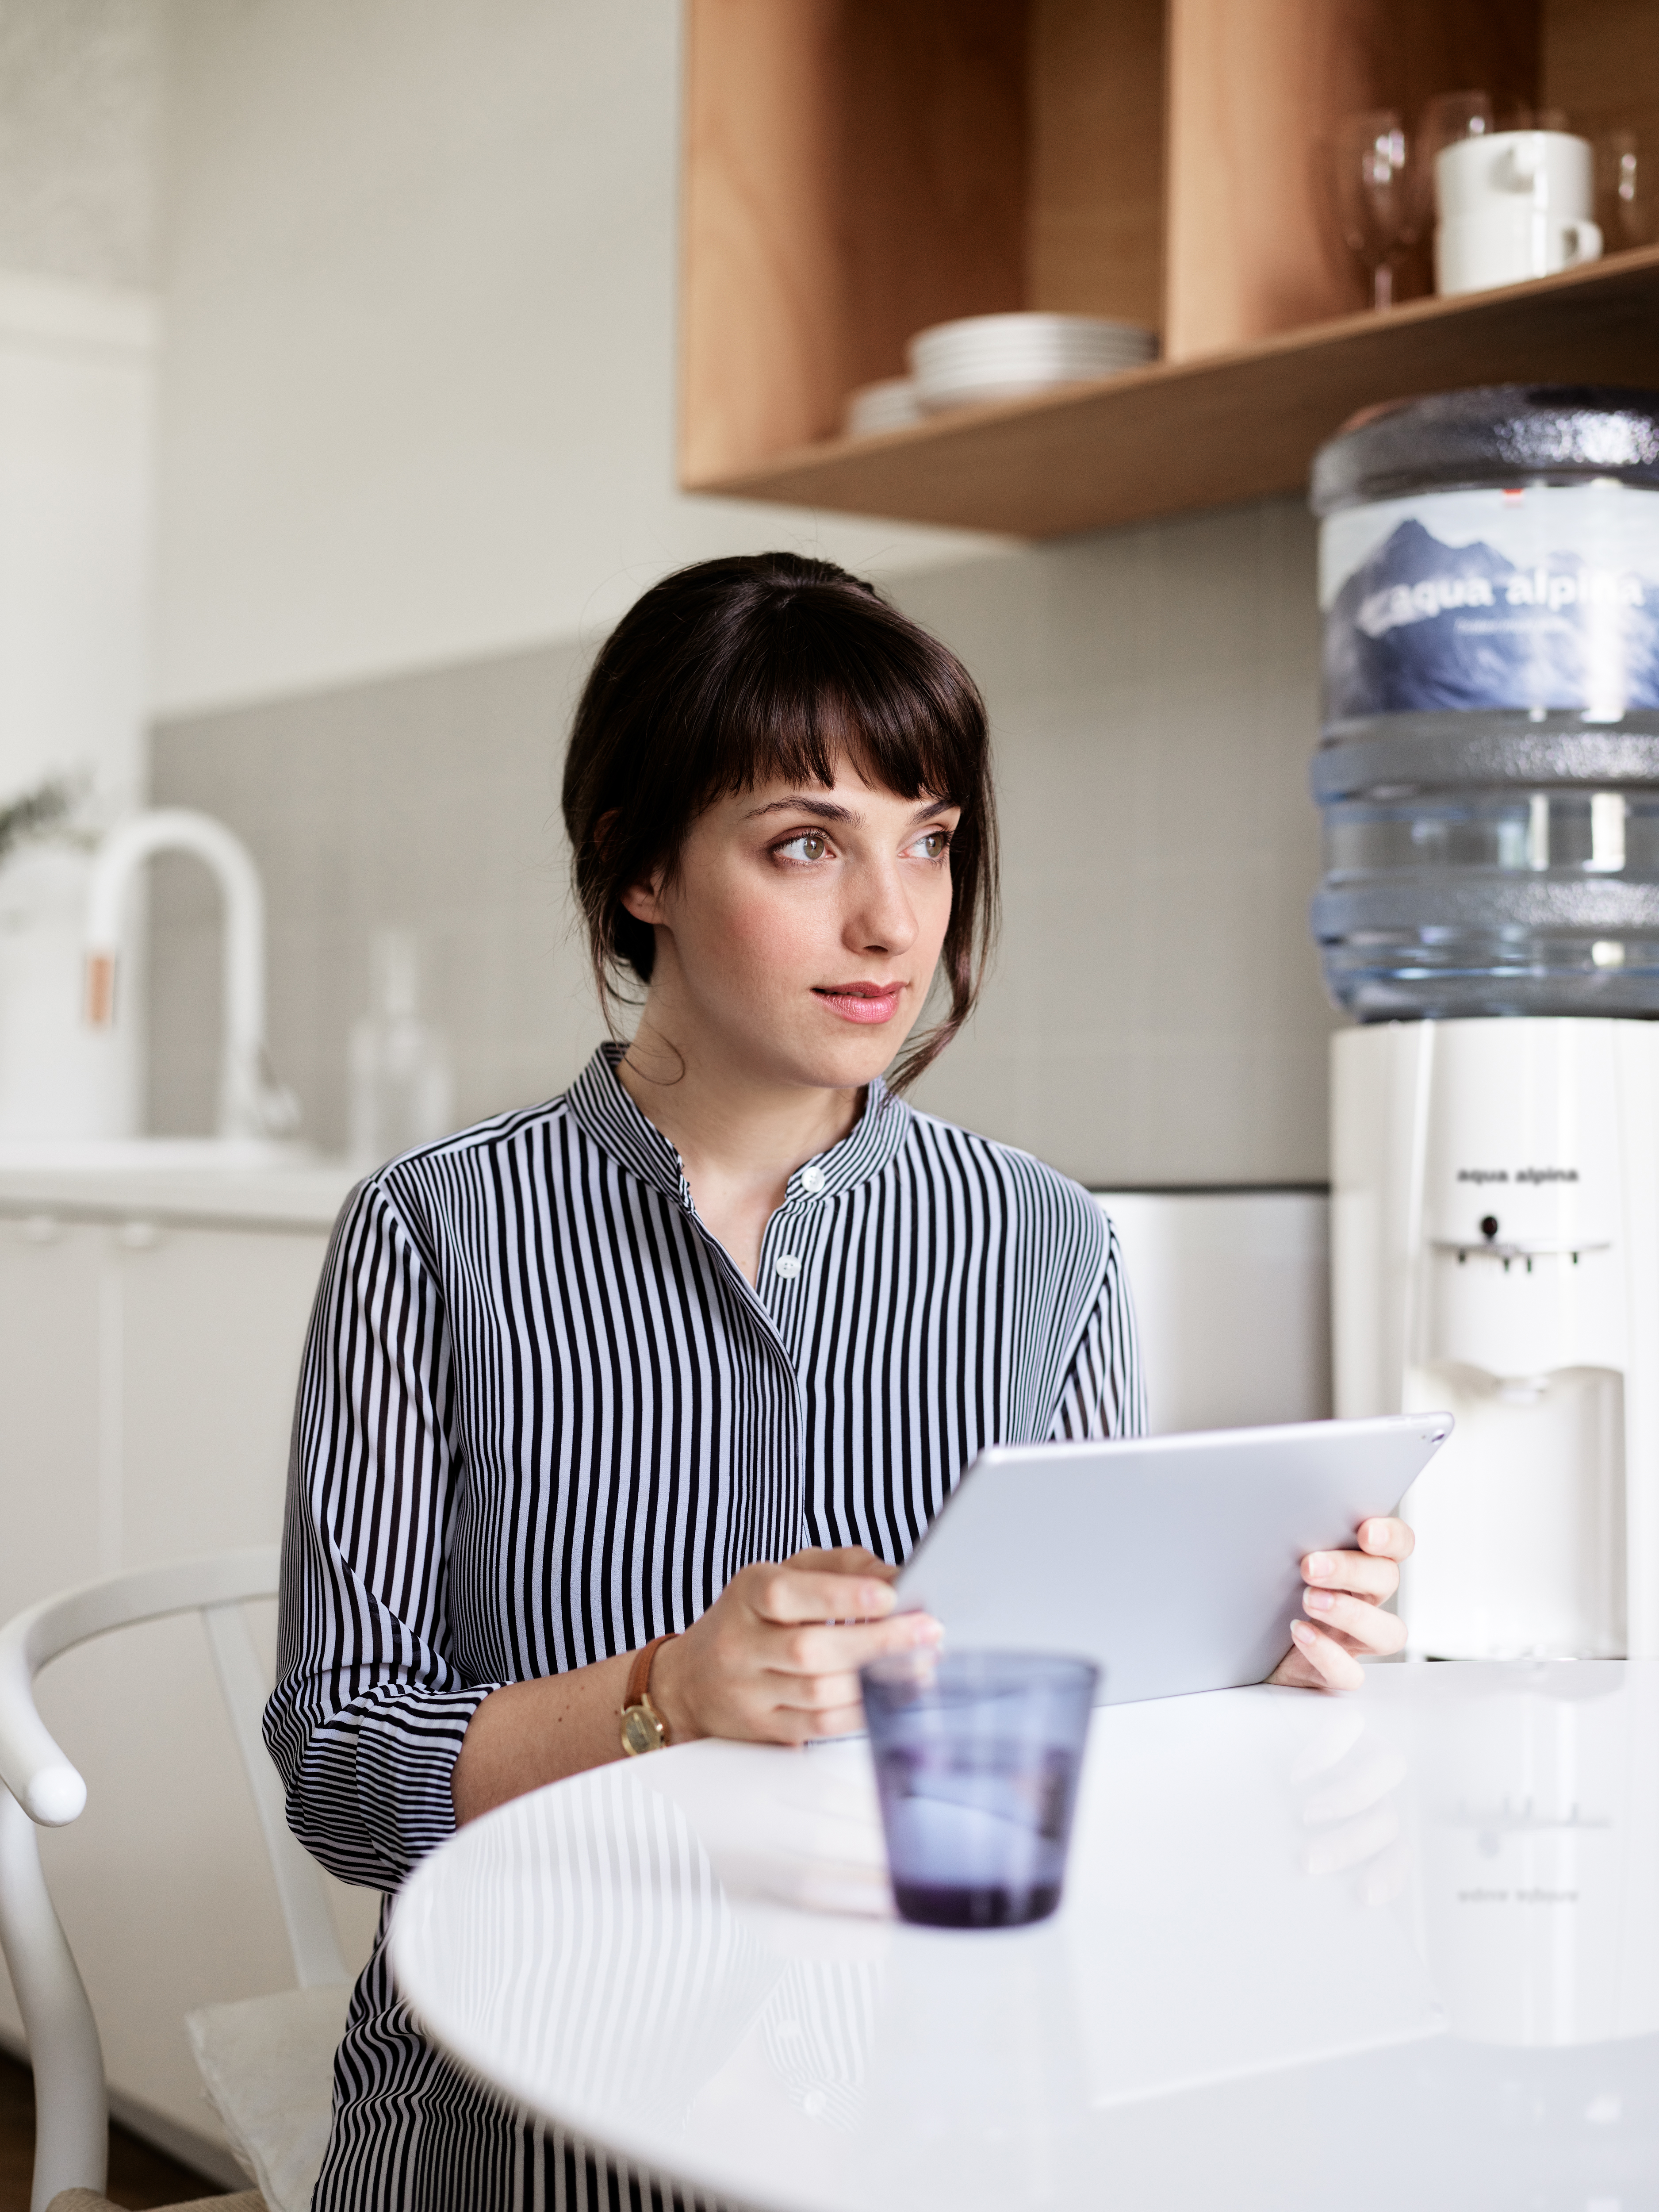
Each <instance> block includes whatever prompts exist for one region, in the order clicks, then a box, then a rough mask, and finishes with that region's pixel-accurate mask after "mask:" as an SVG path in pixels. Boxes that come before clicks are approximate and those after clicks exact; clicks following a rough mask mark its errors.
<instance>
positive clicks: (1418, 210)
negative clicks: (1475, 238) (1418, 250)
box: [1333, 107, 1423, 310]
mask: <svg viewBox="0 0 1659 2212" xmlns="http://www.w3.org/2000/svg"><path fill="white" fill-rule="evenodd" d="M1333 150H1334V158H1335V182H1336V205H1337V214H1338V217H1339V219H1340V221H1341V226H1342V236H1343V239H1344V240H1345V241H1346V243H1347V246H1348V248H1349V250H1350V251H1351V252H1354V253H1357V254H1358V255H1359V258H1360V259H1361V261H1363V262H1364V263H1365V267H1366V269H1367V270H1369V271H1370V274H1371V305H1372V307H1375V308H1377V309H1378V310H1381V309H1383V308H1385V307H1392V306H1393V305H1394V264H1395V263H1396V261H1398V260H1400V259H1401V258H1402V256H1403V255H1404V254H1405V253H1406V252H1408V250H1409V249H1410V247H1411V246H1414V244H1415V243H1416V241H1417V239H1418V237H1419V236H1420V234H1421V230H1422V224H1423V206H1422V195H1421V192H1420V189H1419V185H1418V173H1417V169H1416V167H1415V165H1414V162H1413V160H1412V149H1411V145H1410V143H1409V141H1408V138H1407V137H1406V127H1405V125H1404V124H1403V123H1402V120H1401V118H1400V115H1399V112H1398V110H1397V109H1395V108H1392V107H1374V108H1370V109H1367V110H1366V112H1365V113H1364V114H1361V115H1349V116H1347V117H1345V118H1343V120H1342V122H1341V125H1339V126H1338V129H1337V134H1336V143H1335V149H1333Z"/></svg>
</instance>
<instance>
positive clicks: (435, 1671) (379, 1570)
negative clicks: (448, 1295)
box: [265, 1178, 500, 1889]
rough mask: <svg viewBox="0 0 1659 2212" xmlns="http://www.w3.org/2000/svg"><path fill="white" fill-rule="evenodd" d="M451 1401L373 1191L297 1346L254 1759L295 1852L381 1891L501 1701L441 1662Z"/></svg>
mask: <svg viewBox="0 0 1659 2212" xmlns="http://www.w3.org/2000/svg"><path fill="white" fill-rule="evenodd" d="M452 1383H453V1370H452V1358H451V1343H450V1338H449V1332H448V1326H447V1320H446V1316H445V1306H444V1299H443V1297H442V1293H441V1290H440V1286H439V1283H438V1281H437V1279H436V1278H435V1275H434V1273H433V1268H432V1267H431V1265H430V1264H429V1261H428V1259H427V1256H426V1255H423V1253H422V1251H421V1248H420V1244H419V1242H418V1240H417V1238H416V1237H415V1236H414V1235H412V1234H411V1232H410V1229H409V1225H408V1224H407V1223H406V1222H405V1220H404V1219H403V1217H402V1216H401V1215H400V1213H399V1212H398V1210H397V1206H396V1204H395V1203H394V1201H393V1200H392V1199H391V1196H390V1195H389V1194H388V1193H387V1192H386V1190H385V1189H384V1187H383V1186H382V1185H381V1184H380V1183H379V1182H378V1180H376V1179H373V1178H371V1180H370V1181H369V1182H366V1183H364V1184H362V1185H361V1186H360V1188H359V1189H358V1190H357V1191H356V1192H355V1193H354V1195H353V1197H352V1199H351V1200H349V1201H348V1205H347V1206H346V1209H345V1212H343V1213H342V1216H341V1218H340V1222H339V1225H338V1226H337V1227H336V1231H335V1234H334V1239H333V1243H332V1244H331V1246H330V1252H329V1257H328V1261H327V1264H326V1266H325V1267H324V1275H323V1281H322V1285H321V1287H320V1289H319V1290H318V1297H317V1304H316V1307H315V1310H314V1311H313V1313H312V1323H311V1330H310V1334H309V1337H308V1340H307V1342H306V1357H305V1364H304V1367H303V1370H302V1372H301V1376H300V1395H299V1401H298V1405H297V1407H296V1411H295V1416H294V1443H293V1451H292V1456H291V1461H290V1466H289V1474H288V1505H287V1513H286V1517H285V1522H284V1527H283V1537H282V1601H281V1625H280V1630H279V1638H278V1648H277V1670H276V1688H275V1692H274V1694H273V1696H272V1698H271V1700H270V1703H269V1705H268V1706H267V1707H266V1710H265V1741H266V1743H267V1744H268V1746H269V1749H270V1753H271V1756H272V1758H273V1759H275V1762H276V1765H277V1767H278V1769H279V1770H280V1771H281V1773H282V1778H283V1781H284V1784H285V1785H286V1788H287V1792H288V1823H289V1826H291V1827H292V1828H293V1830H294V1833H295V1835H296V1836H298V1837H299V1838H300V1842H301V1843H303V1844H305V1845H306V1849H307V1850H310V1851H312V1853H313V1854H314V1855H315V1856H316V1857H318V1859H320V1860H321V1861H322V1863H323V1864H324V1866H326V1867H327V1868H328V1869H330V1872H331V1873H333V1874H336V1875H338V1876H339V1877H340V1879H341V1880H342V1881H348V1882H358V1883H362V1884H366V1885H367V1886H368V1887H373V1888H378V1889H391V1888H395V1887H397V1884H398V1883H399V1882H401V1881H403V1877H404V1876H405V1875H407V1874H408V1873H409V1870H410V1869H411V1868H412V1867H414V1866H415V1863H416V1862H417V1861H418V1860H420V1859H421V1857H424V1856H425V1854H426V1853H427V1851H429V1850H432V1849H433V1847H434V1845H436V1844H439V1843H441V1842H442V1841H443V1839H444V1838H445V1836H447V1835H449V1834H450V1833H451V1832H452V1831H453V1829H454V1826H455V1809H454V1802H453V1799H452V1797H451V1786H450V1785H451V1774H452V1772H453V1770H454V1766H455V1762H456V1759H457V1756H458V1755H459V1753H460V1749H461V1740H462V1738H463V1736H464V1735H465V1734H466V1731H467V1724H468V1723H469V1721H470V1720H471V1718H472V1716H473V1714H474V1713H475V1711H477V1709H478V1707H479V1706H480V1705H481V1704H482V1703H483V1701H484V1699H486V1698H487V1696H488V1695H489V1694H490V1692H491V1691H492V1690H493V1689H496V1688H498V1687H499V1686H500V1685H499V1683H497V1682H493V1681H484V1682H480V1681H472V1680H467V1679H466V1678H465V1677H464V1675H463V1673H462V1672H461V1670H460V1669H459V1668H458V1667H457V1664H456V1662H455V1660H454V1658H453V1657H452V1656H451V1652H450V1650H449V1648H448V1647H449V1621H448V1589H447V1566H446V1553H447V1550H448V1541H449V1534H450V1528H451V1519H452V1516H453V1513H454V1508H455V1498H456V1491H457V1481H458V1480H459V1479H460V1475H461V1473H462V1468H461V1455H460V1453H459V1451H458V1449H457V1439H456V1436H455V1425H454V1406H453V1395H452Z"/></svg>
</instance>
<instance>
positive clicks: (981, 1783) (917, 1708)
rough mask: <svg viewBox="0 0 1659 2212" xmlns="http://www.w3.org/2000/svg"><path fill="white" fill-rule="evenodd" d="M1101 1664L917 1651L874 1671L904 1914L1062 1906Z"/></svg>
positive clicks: (935, 1921) (934, 1920)
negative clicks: (1083, 1763) (1078, 1783)
mask: <svg viewBox="0 0 1659 2212" xmlns="http://www.w3.org/2000/svg"><path fill="white" fill-rule="evenodd" d="M1099 1674H1100V1670H1099V1668H1098V1667H1096V1666H1095V1665H1094V1664H1093V1662H1092V1661H1090V1660H1087V1659H1069V1658H1062V1657H1057V1656H1051V1655H1049V1654H1045V1653H1036V1652H1019V1651H954V1652H946V1653H944V1654H943V1655H942V1656H940V1655H936V1654H933V1653H911V1652H906V1653H904V1654H901V1655H899V1656H896V1657H893V1658H890V1659H878V1660H876V1661H875V1662H873V1663H872V1664H871V1665H869V1666H868V1667H866V1668H864V1669H863V1673H862V1675H861V1677H860V1680H861V1682H862V1684H863V1693H864V1720H865V1724H866V1726H867V1727H868V1728H869V1740H870V1751H871V1753H872V1755H873V1757H874V1759H875V1782H876V1788H877V1790H878V1792H879V1794H880V1796H881V1826H882V1827H883V1829H884V1831H885V1832H886V1835H887V1866H888V1869H889V1871H890V1873H891V1875H892V1876H893V1899H894V1902H895V1903H896V1904H897V1905H898V1907H899V1913H900V1915H901V1916H902V1917H904V1918H905V1919H906V1920H915V1921H919V1922H921V1923H923V1924H924V1925H926V1926H928V1927H933V1928H1017V1927H1020V1926H1022V1925H1023V1924H1024V1923H1026V1922H1028V1921H1032V1920H1045V1919H1046V1918H1047V1917H1048V1916H1049V1915H1050V1913H1051V1912H1052V1911H1054V1910H1055V1908H1056V1906H1057V1905H1058V1904H1059V1902H1060V1893H1061V1888H1062V1887H1063V1882H1064V1880H1065V1872H1066V1850H1067V1846H1068V1844H1069V1842H1070V1840H1071V1820H1072V1814H1073V1811H1074V1809H1075V1806H1076V1802H1077V1779H1078V1775H1079V1773H1080V1771H1081V1766H1082V1760H1083V1750H1084V1747H1085V1745H1086V1743H1087V1740H1088V1725H1089V1713H1090V1711H1091V1709H1092V1707H1093V1703H1094V1689H1095V1684H1096V1683H1097V1682H1098V1681H1099Z"/></svg>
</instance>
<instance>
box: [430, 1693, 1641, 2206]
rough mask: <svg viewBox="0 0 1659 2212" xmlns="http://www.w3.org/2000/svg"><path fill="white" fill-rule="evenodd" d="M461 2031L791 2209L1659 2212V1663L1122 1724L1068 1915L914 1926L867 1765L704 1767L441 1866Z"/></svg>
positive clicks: (435, 1945)
mask: <svg viewBox="0 0 1659 2212" xmlns="http://www.w3.org/2000/svg"><path fill="white" fill-rule="evenodd" d="M391 1956H392V1962H393V1966H394V1970H395V1972H396V1974H397V1979H398V1982H399V1984H400V1985H401V1986H402V1988H403V1991H404V1993H405V1994H406V1995H407V1996H408V1998H409V2002H410V2003H411V2004H412V2005H413V2006H414V2008H415V2012H416V2013H417V2015H419V2016H420V2018H421V2021H423V2022H424V2024H425V2026H426V2027H427V2031H428V2033H430V2034H431V2035H432V2036H433V2038H434V2039H435V2040H436V2041H438V2042H439V2044H440V2045H443V2046H444V2047H445V2049H446V2050H447V2051H450V2052H451V2055H452V2056H453V2057H455V2058H456V2059H457V2060H458V2061H459V2062H460V2063H461V2064H462V2065H463V2066H464V2067H465V2068H467V2069H469V2070H470V2071H471V2072H473V2073H474V2074H475V2075H478V2076H479V2077H481V2079H482V2080H484V2081H487V2083H489V2084H490V2085H491V2086H492V2087H493V2088H494V2089H495V2090H496V2091H497V2092H498V2093H500V2095H501V2096H503V2097H504V2098H506V2100H509V2101H510V2102H512V2103H513V2104H515V2105H517V2106H520V2107H522V2108H523V2109H524V2110H525V2111H527V2112H530V2113H532V2114H536V2115H538V2116H540V2117H542V2118H546V2119H549V2120H556V2121H559V2122H560V2123H562V2124H564V2125H565V2126H566V2127H567V2128H569V2129H571V2130H573V2131H575V2132H576V2133H578V2135H580V2136H584V2138H586V2140H587V2141H589V2142H590V2143H591V2144H592V2145H593V2146H594V2147H595V2148H596V2149H598V2150H601V2151H608V2152H609V2153H611V2154H614V2155H616V2156H618V2157H621V2158H622V2159H625V2160H628V2161H630V2162H631V2163H633V2165H635V2166H638V2167H639V2168H642V2169H645V2170H647V2171H649V2172H652V2173H654V2174H656V2175H657V2176H658V2177H660V2178H662V2179H666V2180H671V2181H677V2182H680V2183H682V2184H686V2185H691V2186H693V2187H694V2188H697V2189H699V2190H701V2191H706V2192H708V2193H710V2194H712V2195H716V2196H719V2197H724V2198H726V2199H727V2200H728V2201H730V2202H732V2203H738V2204H741V2205H744V2206H748V2207H753V2208H758V2212H930V2208H934V2207H937V2208H939V2212H945V2208H947V2207H948V2208H950V2212H978V2208H980V2207H984V2208H986V2212H990V2208H993V2207H995V2208H996V2212H1021V2208H1026V2207H1032V2208H1036V2207H1061V2206H1065V2207H1074V2206H1078V2205H1086V2204H1087V2205H1093V2204H1100V2205H1111V2206H1114V2207H1122V2208H1125V2212H1153V2208H1156V2212H1178V2208H1179V2209H1180V2212H1184V2208H1188V2207H1190V2208H1193V2212H1223V2209H1224V2212H1256V2208H1260V2212H1284V2208H1285V2207H1286V2206H1287V2204H1291V2203H1304V2202H1308V2203H1312V2202H1316V2201H1326V2202H1329V2203H1330V2204H1331V2205H1332V2206H1333V2208H1341V2212H1349V2208H1354V2207H1358V2208H1370V2207H1373V2206H1374V2207H1376V2208H1377V2212H1425V2208H1433V2207H1439V2206H1442V2205H1444V2206H1445V2207H1447V2208H1451V2207H1454V2206H1455V2207H1456V2208H1458V2212H1488V2208H1492V2212H1496V2208H1508V2207H1511V2206H1516V2207H1520V2206H1533V2205H1537V2206H1540V2207H1548V2208H1550V2212H1554V2208H1556V2207H1558V2206H1559V2207H1562V2208H1565V2207H1569V2206H1571V2207H1572V2208H1574V2212H1635V2208H1636V2207H1638V2206H1649V2205H1652V2204H1656V2203H1659V1663H1655V1664H1642V1665H1637V1664H1632V1665H1629V1666H1621V1665H1616V1664H1579V1665H1554V1666H1547V1665H1516V1666H1506V1667H1497V1666H1490V1667H1488V1666H1412V1667H1406V1666H1389V1667H1379V1668H1375V1669H1373V1670H1372V1672H1371V1677H1370V1680H1369V1681H1368V1684H1367V1686H1366V1688H1365V1691H1364V1692H1363V1693H1361V1694H1360V1695H1359V1696H1358V1697H1355V1698H1351V1699H1325V1698H1318V1697H1312V1696H1309V1695H1307V1694H1305V1693H1303V1692H1295V1691H1284V1690H1265V1689H1264V1690H1235V1691H1230V1692H1224V1693H1222V1694H1220V1695H1218V1696H1214V1697H1197V1698H1184V1699H1172V1700H1170V1701H1168V1702H1166V1703H1164V1704H1159V1705H1133V1706H1120V1707H1116V1708H1110V1709H1107V1710H1105V1711H1101V1712H1099V1713H1098V1714H1097V1715H1096V1717H1095V1723H1094V1729H1093V1735H1092V1738H1091V1742H1090V1747H1089V1754H1088V1763H1087V1769H1086V1772H1085V1777H1084V1784H1083V1792H1082V1797H1081V1804H1080V1808H1079V1814H1078V1822H1077V1828H1076V1831H1075V1837H1074V1841H1073V1848H1072V1857H1071V1867H1070V1872H1069V1878H1068V1885H1067V1893H1066V1897H1065V1900H1064V1902H1063V1905H1062V1907H1061V1910H1060V1911H1059V1912H1058V1913H1057V1915H1056V1917H1054V1918H1053V1919H1052V1920H1050V1921H1048V1922H1046V1923H1043V1924H1041V1925H1039V1926H1037V1927H1033V1928H1030V1929H1013V1930H1007V1931H999V1932H994V1933H978V1932H956V1931H949V1932H948V1931H942V1930H935V1929H917V1928H911V1927H907V1926H905V1925H904V1924H903V1923H900V1922H899V1921H897V1920H896V1919H895V1918H894V1917H893V1914H892V1909H891V1905H890V1904H889V1901H888V1896H887V1883H886V1878H885V1874H884V1870H883V1862H882V1852H881V1830H880V1824H879V1820H878V1817H877V1813H876V1807H875V1792H874V1787H873V1784H872V1781H871V1777H870V1770H869V1755H868V1751H867V1747H865V1745H864V1744H863V1742H862V1741H857V1742H853V1743H847V1744H840V1745H836V1746H833V1747H823V1748H818V1749H814V1750H812V1751H808V1752H802V1753H791V1752H785V1751H773V1750H768V1749H764V1748H761V1747H754V1746H748V1745H738V1744H724V1743H707V1744H695V1745H690V1746H687V1747H685V1748H684V1749H682V1750H677V1751H669V1752H666V1753H659V1754H657V1755H655V1756H652V1757H649V1758H645V1759H637V1760H632V1761H628V1762H626V1763H623V1764H619V1765H614V1766H608V1767H603V1768H601V1769H599V1770H598V1771H596V1772H594V1773H591V1774H587V1775H582V1776H578V1778H575V1779H574V1780H572V1781H570V1782H566V1783H560V1784H555V1785H554V1787H552V1788H550V1789H548V1790H541V1791H538V1792H537V1793H536V1795H534V1796H529V1797H525V1798H522V1799H520V1800H519V1801H518V1802H516V1803H514V1804H512V1805H508V1806H505V1807H503V1808H501V1809H500V1811H498V1812H496V1813H493V1814H490V1815H489V1816H488V1817H487V1818H486V1819H484V1820H480V1821H477V1822H475V1824H474V1825H472V1826H469V1827H468V1828H466V1829H463V1831H462V1832H460V1833H459V1834H458V1835H457V1836H456V1837H455V1838H453V1839H452V1841H451V1842H450V1843H448V1844H445V1846H444V1847H443V1848H442V1849H441V1850H439V1851H437V1852H435V1853H434V1854H433V1857H431V1858H429V1859H428V1860H427V1861H426V1863H424V1864H423V1865H422V1866H421V1868H420V1869H418V1870H417V1871H416V1873H415V1875H414V1876H413V1877H412V1879H411V1880H410V1881H409V1884H408V1886H407V1887H406V1888H405V1889H404V1891H403V1895H402V1896H401V1898H400V1899H399V1900H398V1903H397V1911H396V1915H395V1918H394V1922H393V1927H392V1934H391Z"/></svg>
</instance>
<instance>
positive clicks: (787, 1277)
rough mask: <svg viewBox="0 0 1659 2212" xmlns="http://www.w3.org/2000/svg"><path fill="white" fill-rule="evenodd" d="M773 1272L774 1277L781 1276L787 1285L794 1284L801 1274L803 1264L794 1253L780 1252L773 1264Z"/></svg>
mask: <svg viewBox="0 0 1659 2212" xmlns="http://www.w3.org/2000/svg"><path fill="white" fill-rule="evenodd" d="M800 1272H801V1262H800V1261H798V1260H797V1259H796V1256H795V1255H794V1253H793V1252H780V1253H779V1254H778V1257H777V1258H776V1259H775V1260H774V1261H772V1273H773V1274H774V1275H781V1276H782V1277H783V1278H784V1281H785V1282H786V1283H792V1282H793V1281H794V1280H795V1278H796V1276H797V1275H798V1274H799V1273H800Z"/></svg>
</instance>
